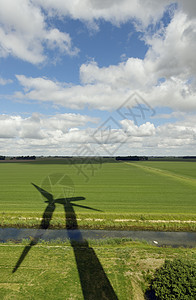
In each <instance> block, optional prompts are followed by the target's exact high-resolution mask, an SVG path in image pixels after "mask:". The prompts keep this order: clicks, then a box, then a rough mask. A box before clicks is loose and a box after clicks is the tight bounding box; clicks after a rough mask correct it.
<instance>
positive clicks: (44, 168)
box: [0, 160, 196, 231]
mask: <svg viewBox="0 0 196 300" xmlns="http://www.w3.org/2000/svg"><path fill="white" fill-rule="evenodd" d="M0 171H1V172H0V182H1V190H0V211H1V213H0V226H2V227H8V226H17V227H38V226H39V224H40V219H41V217H42V213H43V211H44V209H45V207H46V204H45V203H44V199H43V198H42V197H41V195H40V193H39V192H38V191H37V190H36V189H35V188H34V186H33V185H32V184H31V183H34V184H36V185H38V186H42V184H43V179H44V178H46V177H47V176H48V175H50V174H59V173H62V174H66V175H67V176H69V178H71V180H72V181H73V183H74V187H75V194H74V196H75V197H85V200H82V201H80V202H77V204H80V205H85V206H89V207H92V208H95V209H99V210H101V212H96V211H92V210H87V209H82V208H79V207H77V208H75V211H76V214H77V218H78V224H79V226H80V228H96V229H98V228H99V229H102V228H111V229H146V230H176V231H179V230H188V231H195V230H196V214H195V213H196V202H195V194H196V179H195V175H196V163H195V162H184V161H183V162H181V161H175V162H172V161H171V162H163V161H159V162H158V161H144V162H131V163H121V162H118V163H117V162H116V163H115V162H106V163H103V164H102V165H100V164H98V163H96V164H81V165H80V164H67V161H65V160H58V161H55V160H51V161H50V160H45V161H38V162H36V161H35V162H32V163H30V162H28V163H24V162H21V163H20V162H17V163H1V164H0ZM57 176H58V175H57ZM59 189H61V187H60V186H57V190H55V191H53V192H54V193H56V195H58V193H59V191H60V190H59ZM164 221H166V222H164ZM190 221H191V222H190ZM64 226H65V218H64V212H63V207H62V205H59V204H57V205H56V210H55V213H54V216H53V220H52V222H51V227H53V228H62V227H64Z"/></svg>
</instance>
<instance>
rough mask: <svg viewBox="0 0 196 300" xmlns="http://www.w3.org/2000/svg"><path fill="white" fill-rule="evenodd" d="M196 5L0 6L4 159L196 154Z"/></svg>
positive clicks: (135, 1)
mask: <svg viewBox="0 0 196 300" xmlns="http://www.w3.org/2000/svg"><path fill="white" fill-rule="evenodd" d="M195 53H196V1H195V0H178V1H176V2H175V1H172V0H162V1H157V0H121V1H118V0H83V1H78V0H66V1H64V0H55V1H53V0H0V155H5V156H17V155H36V156H42V155H43V156H56V155H57V156H70V155H82V156H118V155H147V156H184V155H196V153H195V148H196V147H195V146H196V122H195V120H196V77H195V75H196V58H195Z"/></svg>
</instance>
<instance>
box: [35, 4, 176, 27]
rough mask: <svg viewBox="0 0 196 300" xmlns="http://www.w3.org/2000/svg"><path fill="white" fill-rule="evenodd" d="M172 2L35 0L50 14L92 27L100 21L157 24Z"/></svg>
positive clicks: (145, 24) (118, 23)
mask: <svg viewBox="0 0 196 300" xmlns="http://www.w3.org/2000/svg"><path fill="white" fill-rule="evenodd" d="M171 2H172V1H170V0H163V1H156V0H150V1H149V0H142V1H141V0H132V1H131V2H130V1H129V0H122V1H121V2H120V4H119V1H118V0H83V1H77V0H67V1H63V0H56V1H52V0H34V3H36V4H39V5H41V6H42V7H43V8H44V9H45V10H46V11H48V12H49V13H50V14H58V15H60V16H70V17H71V18H72V19H79V20H82V21H84V22H86V23H88V25H90V26H95V25H94V24H93V23H94V22H95V21H97V20H99V19H104V20H105V21H108V22H111V23H113V24H114V25H117V26H119V25H120V24H122V23H125V22H127V21H128V20H131V19H132V20H136V19H137V20H139V22H140V23H141V24H143V26H147V25H148V24H150V23H151V22H156V21H157V20H158V19H159V18H160V17H161V16H162V14H163V12H164V10H165V7H166V6H167V5H168V4H170V3H171Z"/></svg>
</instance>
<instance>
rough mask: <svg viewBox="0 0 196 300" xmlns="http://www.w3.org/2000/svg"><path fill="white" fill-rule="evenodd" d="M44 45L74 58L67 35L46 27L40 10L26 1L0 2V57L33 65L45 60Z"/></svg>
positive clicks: (72, 48)
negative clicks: (13, 57) (9, 56)
mask: <svg viewBox="0 0 196 300" xmlns="http://www.w3.org/2000/svg"><path fill="white" fill-rule="evenodd" d="M45 45H47V48H48V49H53V50H54V48H56V49H58V50H60V51H61V52H62V53H65V54H69V55H76V54H77V53H78V49H77V48H74V47H73V46H72V42H71V38H70V36H69V34H68V33H64V32H60V31H59V30H58V29H57V28H48V26H47V23H46V20H45V16H44V14H43V13H42V11H41V8H40V7H38V6H36V5H35V4H34V3H33V1H29V0H18V1H12V0H1V1H0V56H3V57H6V56H8V55H13V56H15V57H17V58H20V59H22V60H25V61H28V62H30V63H33V64H39V63H42V62H44V61H45V59H46V55H45V52H44V50H45Z"/></svg>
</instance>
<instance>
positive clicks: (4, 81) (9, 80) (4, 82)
mask: <svg viewBox="0 0 196 300" xmlns="http://www.w3.org/2000/svg"><path fill="white" fill-rule="evenodd" d="M9 83H12V80H11V79H4V78H2V77H0V85H6V84H9Z"/></svg>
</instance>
